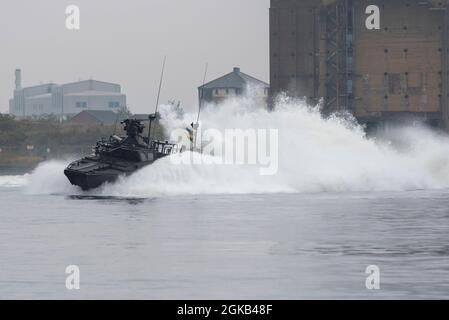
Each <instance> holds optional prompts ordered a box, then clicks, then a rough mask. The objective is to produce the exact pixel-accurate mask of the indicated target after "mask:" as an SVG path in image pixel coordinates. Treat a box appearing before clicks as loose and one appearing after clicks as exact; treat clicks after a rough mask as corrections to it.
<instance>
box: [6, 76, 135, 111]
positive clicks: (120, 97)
mask: <svg viewBox="0 0 449 320" xmlns="http://www.w3.org/2000/svg"><path fill="white" fill-rule="evenodd" d="M15 84H16V88H15V90H14V98H13V99H11V100H10V101H9V113H10V114H11V115H14V116H16V117H18V118H25V117H43V116H48V115H54V116H57V117H58V118H62V119H68V118H70V117H71V116H73V115H75V114H78V113H80V112H81V111H83V110H111V111H114V112H117V111H118V110H120V108H122V107H125V106H126V95H125V94H123V93H121V88H120V85H118V84H114V83H108V82H102V81H97V80H85V81H78V82H73V83H67V84H62V85H58V84H55V83H47V84H42V85H38V86H33V87H27V88H22V80H21V70H20V69H17V70H16V81H15Z"/></svg>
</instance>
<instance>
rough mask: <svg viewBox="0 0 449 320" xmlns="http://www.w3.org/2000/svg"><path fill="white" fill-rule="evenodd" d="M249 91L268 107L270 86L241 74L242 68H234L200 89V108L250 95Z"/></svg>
mask: <svg viewBox="0 0 449 320" xmlns="http://www.w3.org/2000/svg"><path fill="white" fill-rule="evenodd" d="M248 90H250V91H251V93H252V94H253V95H255V96H256V97H259V98H260V101H261V103H262V104H263V107H266V103H267V97H268V93H269V85H268V84H267V83H265V82H263V81H261V80H258V79H256V78H254V77H252V76H250V75H247V74H245V73H243V72H241V71H240V68H234V70H233V71H232V72H231V73H228V74H226V75H224V76H222V77H220V78H218V79H215V80H213V81H211V82H208V83H206V84H205V85H203V86H201V87H199V88H198V98H199V103H200V106H203V105H204V104H206V103H215V104H219V103H221V102H223V101H225V100H226V99H229V98H232V97H236V96H241V95H245V94H247V93H248Z"/></svg>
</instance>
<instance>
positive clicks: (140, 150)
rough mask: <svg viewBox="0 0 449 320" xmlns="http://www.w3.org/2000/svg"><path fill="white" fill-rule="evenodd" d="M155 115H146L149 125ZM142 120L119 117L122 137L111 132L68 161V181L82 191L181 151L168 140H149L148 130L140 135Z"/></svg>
mask: <svg viewBox="0 0 449 320" xmlns="http://www.w3.org/2000/svg"><path fill="white" fill-rule="evenodd" d="M155 118H156V115H152V116H151V117H150V119H149V121H150V129H151V122H152V121H154V120H155ZM142 122H143V120H137V119H127V120H124V121H122V122H121V124H122V125H123V126H124V131H125V132H126V136H125V137H119V136H117V135H112V136H111V137H110V138H109V139H102V140H100V141H98V142H97V144H96V146H95V148H94V149H93V151H94V153H93V154H92V155H91V156H87V157H85V158H83V159H80V160H77V161H75V162H72V163H71V164H69V166H68V167H67V168H66V169H65V170H64V174H65V175H66V176H67V178H68V179H69V181H70V182H71V184H72V185H76V186H79V187H80V188H81V189H83V190H85V191H87V190H90V189H95V188H98V187H100V186H101V185H103V184H104V183H107V182H114V181H116V180H117V179H118V178H119V177H120V176H127V175H130V174H132V173H133V172H135V171H137V170H139V169H141V168H142V167H145V166H147V165H150V164H152V163H153V162H155V161H156V160H158V159H160V158H163V157H166V156H168V155H170V154H174V153H178V152H179V151H181V150H178V145H176V144H173V143H169V142H168V141H159V140H151V139H150V133H149V134H148V137H143V136H142V133H143V131H144V128H145V125H144V124H143V123H142Z"/></svg>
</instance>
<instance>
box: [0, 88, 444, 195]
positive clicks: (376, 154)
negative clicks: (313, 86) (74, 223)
mask: <svg viewBox="0 0 449 320" xmlns="http://www.w3.org/2000/svg"><path fill="white" fill-rule="evenodd" d="M255 101H256V100H255V99H252V98H251V97H245V98H239V99H231V100H228V101H226V102H225V103H223V104H221V105H219V106H214V105H210V106H208V107H206V108H205V110H204V111H203V112H202V121H201V122H202V127H203V129H208V128H214V129H218V130H225V129H232V128H240V129H247V128H252V129H278V130H279V140H280V145H279V172H278V173H277V174H276V175H274V176H261V175H259V171H258V168H257V167H252V166H245V165H206V164H199V165H195V164H189V165H187V164H185V165H173V163H172V161H170V159H169V158H165V159H162V160H159V161H157V162H156V163H154V164H153V165H151V166H148V167H146V168H144V169H142V170H140V171H138V172H136V173H135V174H133V175H132V176H130V177H126V178H122V179H120V180H119V181H118V182H117V183H115V184H112V185H107V186H105V187H103V188H102V189H100V190H96V191H93V192H94V193H97V194H98V193H101V194H103V195H113V196H144V197H150V196H163V195H179V194H222V193H226V194H242V193H277V192H289V193H301V192H326V191H401V190H416V189H438V188H448V187H449V138H448V137H447V136H446V135H442V134H438V133H436V132H433V131H431V130H429V129H427V128H424V127H423V126H417V125H415V126H410V127H401V128H395V129H394V130H391V131H390V132H389V133H388V134H386V135H385V136H383V137H382V138H378V139H374V138H372V139H370V138H367V137H366V136H365V134H364V131H363V128H361V127H360V126H358V125H357V124H356V123H355V122H354V121H351V120H348V119H347V118H342V117H337V116H334V117H330V118H327V119H324V118H323V117H322V116H321V114H320V112H319V110H318V109H317V108H313V107H310V106H307V105H306V104H305V103H304V102H301V101H298V100H292V99H287V98H283V99H281V100H280V101H279V102H278V103H277V106H276V111H275V112H268V111H266V110H263V109H262V108H260V107H259V106H258V105H257V103H256V102H255ZM161 114H162V115H163V117H164V119H165V120H164V125H165V126H166V128H167V129H168V131H170V130H172V129H176V128H184V127H185V126H186V125H188V124H189V123H191V122H192V121H193V120H194V118H195V115H194V114H191V115H190V114H186V115H185V116H184V119H177V118H175V117H174V116H172V115H171V114H169V113H168V111H167V109H166V108H161ZM391 141H394V143H392V142H391ZM174 156H175V157H180V156H181V157H190V156H193V157H208V156H205V155H200V154H193V155H192V154H190V153H189V152H186V153H184V154H182V155H174ZM200 162H201V161H200ZM65 164H66V163H55V162H52V163H50V164H48V163H47V164H44V165H41V166H40V167H39V168H38V169H37V170H36V171H35V172H34V173H33V174H32V175H31V176H30V178H29V182H28V186H27V188H26V189H27V191H28V192H31V193H33V192H73V190H74V189H73V188H72V187H71V186H70V185H69V184H68V181H67V180H66V178H65V177H64V175H63V172H62V171H63V168H64V165H65ZM0 181H1V180H0ZM0 183H1V182H0Z"/></svg>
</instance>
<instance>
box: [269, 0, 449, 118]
mask: <svg viewBox="0 0 449 320" xmlns="http://www.w3.org/2000/svg"><path fill="white" fill-rule="evenodd" d="M346 3H352V5H351V6H350V8H349V9H348V11H347V12H343V13H341V12H340V13H339V14H338V18H336V16H335V12H334V11H335V10H334V11H333V10H332V8H337V5H339V6H345V4H346ZM446 4H447V1H435V2H434V3H433V4H432V3H431V2H427V1H421V0H352V1H345V0H337V1H320V0H315V1H314V0H272V1H271V9H270V81H271V94H272V96H274V95H276V94H278V93H280V92H287V93H288V94H289V95H292V96H300V97H307V98H309V100H310V101H311V102H316V101H318V100H319V99H320V98H324V99H325V101H326V103H328V104H329V109H328V110H327V111H330V112H332V111H336V110H340V109H345V108H346V109H349V110H351V111H352V112H353V113H354V114H355V115H356V117H358V118H359V119H360V120H362V121H367V122H370V121H382V120H384V119H388V118H391V117H395V116H401V115H403V114H404V115H405V114H412V115H416V116H419V117H422V118H425V119H431V120H436V121H437V122H439V124H444V123H446V126H447V123H448V122H449V121H448V120H449V112H448V111H447V109H448V98H447V96H448V91H449V88H448V81H447V78H448V69H449V68H448V66H449V62H448V57H447V54H448V53H447V52H448V47H447V42H448V39H449V36H448V34H449V31H448V27H449V24H448V23H447V21H448V20H449V19H448V14H447V12H446V10H445V7H446ZM368 5H377V6H378V7H379V8H380V11H381V13H380V17H381V29H380V30H368V29H367V28H366V27H365V21H366V18H367V17H368V15H367V14H366V13H365V10H366V7H367V6H368ZM348 12H350V13H351V15H352V17H353V20H352V19H350V18H349V15H348ZM335 19H337V20H338V19H340V20H339V21H340V22H342V23H337V26H336V27H335V28H332V20H335ZM350 21H351V23H352V22H353V29H352V31H351V32H352V33H351V37H352V46H351V47H350V49H351V50H352V51H351V55H352V58H351V60H348V59H347V56H345V54H348V53H347V52H348V50H349V47H348V43H349V42H348V41H347V40H348V39H349V37H350V36H349V35H348V34H349V31H348V29H346V28H347V27H348V25H350V24H349V22H350ZM343 22H344V23H343ZM334 42H337V43H336V44H335V43H334ZM333 45H336V46H337V47H338V49H337V50H335V52H334V51H333V47H332V46H333ZM334 53H335V56H333V55H334ZM332 59H334V60H332ZM329 61H331V63H332V64H336V65H338V67H339V68H338V70H339V71H338V72H335V73H336V74H335V76H334V77H333V76H332V73H333V72H334V70H333V69H332V68H331V67H330V66H332V65H331V64H330V63H329ZM348 61H351V71H350V72H348V71H347V70H348ZM348 88H350V90H349V89H348ZM332 90H333V91H336V92H337V93H335V92H332ZM335 97H337V99H338V101H336V102H332V101H330V100H331V99H335Z"/></svg>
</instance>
